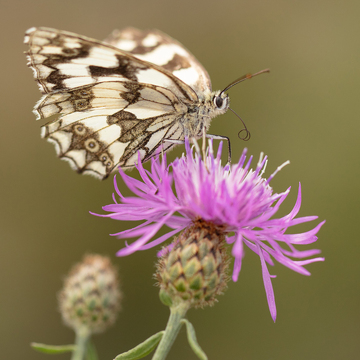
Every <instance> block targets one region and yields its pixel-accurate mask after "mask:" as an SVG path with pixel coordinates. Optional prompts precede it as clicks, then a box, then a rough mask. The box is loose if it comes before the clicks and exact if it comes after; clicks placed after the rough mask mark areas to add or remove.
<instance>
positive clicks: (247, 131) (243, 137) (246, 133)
mask: <svg viewBox="0 0 360 360" xmlns="http://www.w3.org/2000/svg"><path fill="white" fill-rule="evenodd" d="M229 109H230V110H231V111H232V112H233V113H234V114H235V115H236V116H237V117H238V118H239V119H240V120H241V122H242V123H243V125H244V128H245V129H242V130H240V131H239V132H238V138H239V139H240V140H244V141H248V140H250V138H251V134H250V131H249V130H248V129H247V127H246V125H245V123H244V121H243V119H242V118H241V117H240V116H239V115H238V114H237V113H236V112H235V111H234V110H233V109H232V108H230V107H229ZM244 131H245V135H243V134H242V133H243V132H244Z"/></svg>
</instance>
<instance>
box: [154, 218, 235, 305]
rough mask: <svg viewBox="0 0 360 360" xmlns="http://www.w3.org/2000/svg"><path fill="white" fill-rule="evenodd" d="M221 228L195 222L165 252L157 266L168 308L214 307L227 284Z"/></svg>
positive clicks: (161, 289)
mask: <svg viewBox="0 0 360 360" xmlns="http://www.w3.org/2000/svg"><path fill="white" fill-rule="evenodd" d="M224 244H225V236H224V233H223V232H222V230H221V228H218V227H216V226H215V225H213V224H211V223H207V222H205V221H203V220H198V221H196V222H195V223H194V225H192V226H191V227H189V228H188V229H186V230H184V231H183V232H182V233H181V234H180V235H179V237H178V238H177V239H176V240H175V241H174V242H173V247H172V248H171V250H165V251H164V253H163V255H162V257H161V258H160V259H159V262H158V265H157V272H156V278H157V280H158V285H159V286H160V299H161V301H162V302H163V303H164V304H165V305H167V306H173V305H174V306H175V305H177V304H179V303H180V302H188V303H189V307H204V306H206V305H213V304H214V302H215V301H216V296H217V295H219V294H222V292H223V291H224V290H225V288H226V287H227V282H228V281H229V276H228V274H227V273H228V268H229V257H228V255H227V254H226V251H225V249H224Z"/></svg>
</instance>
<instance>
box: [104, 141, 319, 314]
mask: <svg viewBox="0 0 360 360" xmlns="http://www.w3.org/2000/svg"><path fill="white" fill-rule="evenodd" d="M185 147H186V154H184V155H183V156H182V157H181V158H180V159H176V160H175V161H174V162H173V163H172V164H170V165H169V166H167V163H166V157H164V159H163V160H162V161H160V160H159V159H158V158H157V159H152V161H151V170H150V171H148V170H145V169H144V167H143V165H142V164H141V162H140V158H139V164H138V165H137V166H136V167H137V170H138V171H139V173H140V176H141V178H142V181H139V180H137V179H134V178H132V177H130V176H129V175H127V174H125V173H124V172H123V170H122V169H119V172H120V175H121V176H122V178H123V180H124V182H125V184H126V185H127V186H128V188H129V189H130V190H131V191H132V192H133V194H134V196H132V197H124V196H123V195H122V194H121V193H120V191H119V188H118V186H117V183H116V179H115V178H114V184H115V190H116V193H117V194H118V195H119V197H120V203H118V202H116V200H115V196H113V199H114V204H111V205H106V206H104V207H103V209H104V210H105V211H107V212H109V214H107V215H99V216H103V217H110V218H112V219H115V220H122V221H129V220H131V221H138V220H144V222H143V223H142V224H141V225H139V226H136V227H134V228H132V229H129V230H125V231H122V232H119V233H117V234H113V235H116V236H117V237H119V238H137V240H135V241H134V242H133V243H131V244H130V245H127V246H126V247H125V248H123V249H121V250H119V252H118V253H117V255H118V256H125V255H129V254H132V253H133V252H135V251H138V250H147V249H150V248H152V247H154V246H156V245H159V244H161V243H163V242H164V241H166V240H167V239H169V238H170V237H172V236H174V235H175V234H177V233H178V232H180V231H181V230H183V229H185V228H187V227H189V226H191V225H192V223H193V222H194V221H196V220H198V219H202V220H205V221H207V222H209V223H212V224H214V225H216V226H218V227H219V228H220V227H221V228H222V229H223V231H224V233H225V235H226V241H227V243H228V244H230V245H231V246H232V255H233V256H234V258H235V261H234V269H233V275H232V279H233V281H237V279H238V276H239V273H240V270H241V264H242V259H243V257H244V245H246V246H247V247H248V248H249V249H250V250H252V251H253V252H255V253H256V254H257V255H259V258H260V263H261V267H262V275H263V281H264V285H265V291H266V296H267V300H268V304H269V309H270V313H271V316H272V318H273V320H274V321H275V319H276V306H275V297H274V291H273V287H272V284H271V278H272V277H275V276H272V275H270V274H269V271H268V269H267V264H268V265H274V263H273V259H275V260H276V261H278V262H279V263H281V264H283V265H285V266H286V267H288V268H290V269H292V270H294V271H296V272H298V273H300V274H303V275H310V272H309V271H308V270H306V269H305V268H304V265H306V264H309V263H312V262H315V261H324V258H322V257H316V258H312V259H307V260H296V259H304V258H309V257H311V256H314V255H316V254H319V253H320V250H316V249H313V250H305V251H299V250H297V249H295V247H294V245H307V244H312V243H314V242H315V241H316V240H317V237H316V234H317V232H318V231H319V229H320V228H321V226H322V225H323V224H324V222H325V221H323V222H321V223H320V224H318V225H317V226H315V228H313V229H312V230H310V231H307V232H304V233H299V234H285V232H286V230H287V229H288V228H289V227H291V226H294V225H297V224H300V223H304V222H308V221H312V220H315V219H317V216H306V217H298V218H295V217H296V215H297V214H298V212H299V210H300V204H301V187H300V184H299V191H298V197H297V200H296V203H295V206H294V208H293V209H292V211H291V212H290V213H289V214H288V215H286V216H284V217H281V218H277V219H276V218H274V216H275V214H276V212H277V211H278V209H279V207H280V205H281V203H282V202H283V201H284V200H285V198H286V197H287V195H288V194H289V192H290V188H289V189H287V190H286V191H284V192H282V193H280V194H277V193H274V192H273V189H272V188H271V186H270V185H269V184H270V181H271V180H272V178H273V177H274V176H275V174H276V173H277V172H278V171H279V170H280V169H281V168H282V166H281V167H279V168H278V169H277V170H276V171H275V173H273V174H272V175H271V176H270V177H269V178H267V179H266V178H265V177H263V172H264V171H265V167H266V163H267V157H264V158H262V157H260V160H259V162H258V164H257V166H256V168H255V169H254V170H253V169H250V164H251V160H252V157H250V159H249V160H248V161H247V162H246V149H245V150H244V151H243V153H242V155H241V157H240V160H239V162H238V163H237V164H233V165H231V166H230V165H226V166H225V167H223V166H222V165H221V150H222V144H220V146H219V149H218V152H217V155H216V156H215V155H214V153H213V146H212V142H211V141H210V143H209V147H208V153H207V155H206V158H205V159H204V160H203V159H202V158H201V156H200V154H199V153H198V152H196V151H195V152H194V151H193V150H192V149H191V148H190V145H189V141H188V140H186V142H185ZM284 165H285V164H284ZM163 226H167V227H168V228H169V229H170V230H169V231H168V232H167V233H166V234H165V235H163V236H161V237H159V238H157V239H155V240H152V239H153V237H154V236H155V235H156V234H157V232H158V231H159V230H160V228H162V227H163Z"/></svg>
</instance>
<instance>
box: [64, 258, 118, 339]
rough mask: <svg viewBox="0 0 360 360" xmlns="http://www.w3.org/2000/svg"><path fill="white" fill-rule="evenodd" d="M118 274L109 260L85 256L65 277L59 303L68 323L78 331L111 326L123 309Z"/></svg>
mask: <svg viewBox="0 0 360 360" xmlns="http://www.w3.org/2000/svg"><path fill="white" fill-rule="evenodd" d="M120 299H121V293H120V290H119V285H118V279H117V273H116V271H115V268H114V267H113V265H112V264H111V262H110V259H109V258H107V257H104V256H101V255H86V256H85V257H84V259H83V261H82V262H81V263H78V264H76V265H75V266H74V267H73V268H72V269H71V271H70V273H69V275H68V277H67V278H66V279H65V282H64V288H63V289H62V291H61V292H60V294H59V305H60V312H61V314H62V318H63V320H64V322H65V324H66V325H68V326H69V327H71V328H73V329H74V330H75V331H76V332H85V333H89V334H91V333H99V332H102V331H104V330H106V329H107V328H108V327H109V326H110V325H112V324H113V323H114V322H115V320H116V316H117V312H118V311H119V309H120Z"/></svg>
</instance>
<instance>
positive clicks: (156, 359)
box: [152, 303, 189, 360]
mask: <svg viewBox="0 0 360 360" xmlns="http://www.w3.org/2000/svg"><path fill="white" fill-rule="evenodd" d="M188 309H189V305H188V304H186V303H182V304H179V305H177V306H172V307H170V317H169V320H168V323H167V325H166V329H165V333H164V335H163V337H162V339H161V341H160V343H159V346H158V347H157V349H156V351H155V354H154V356H153V358H152V360H165V358H166V356H167V354H168V353H169V351H170V348H171V346H172V344H173V343H174V341H175V339H176V336H177V334H178V333H179V330H180V328H181V325H182V323H181V320H182V319H183V318H184V316H185V314H186V312H187V311H188Z"/></svg>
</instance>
